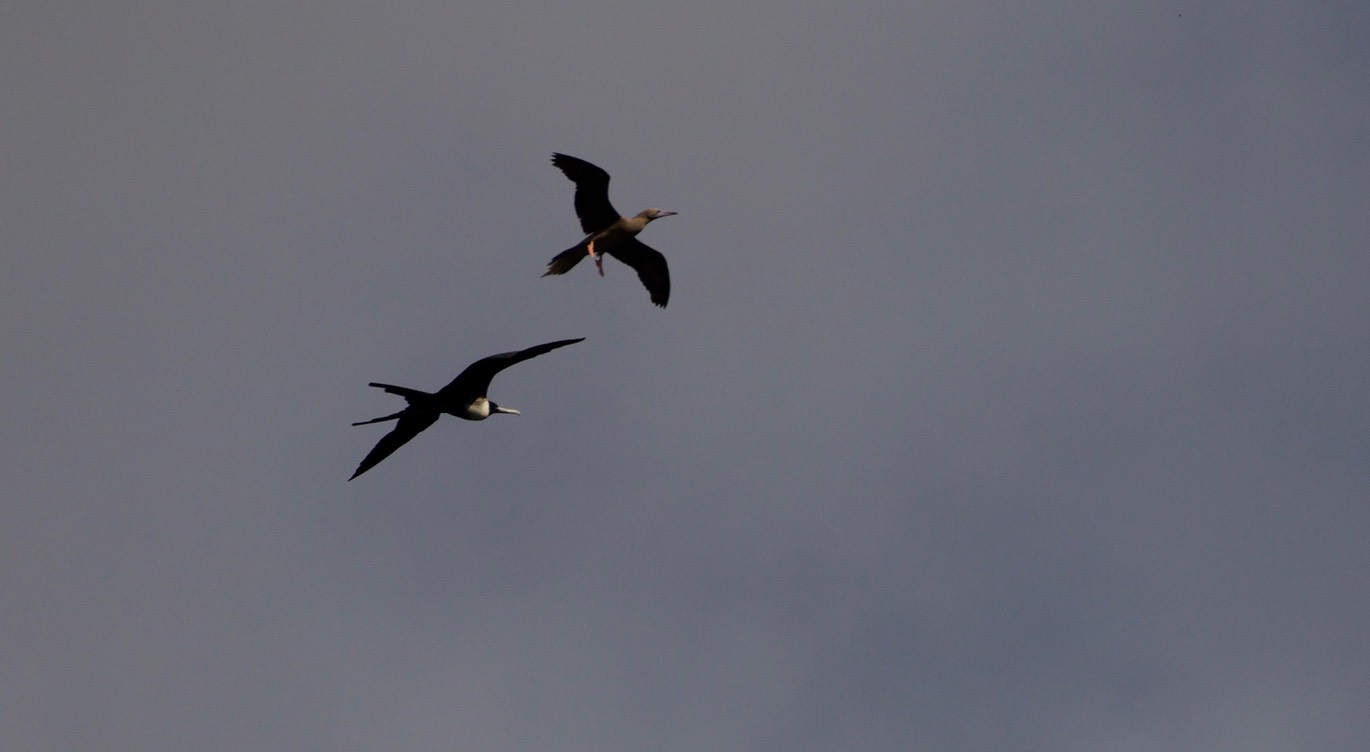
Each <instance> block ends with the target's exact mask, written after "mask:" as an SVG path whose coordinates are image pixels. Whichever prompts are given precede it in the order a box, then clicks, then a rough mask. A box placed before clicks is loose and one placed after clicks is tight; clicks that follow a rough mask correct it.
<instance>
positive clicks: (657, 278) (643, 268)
mask: <svg viewBox="0 0 1370 752" xmlns="http://www.w3.org/2000/svg"><path fill="white" fill-rule="evenodd" d="M605 253H606V254H608V255H610V256H613V257H614V258H616V259H618V260H619V261H622V262H623V263H625V264H627V265H628V266H631V267H632V268H633V271H635V272H637V278H638V279H640V280H642V284H643V286H645V287H646V288H647V292H648V293H649V294H651V296H652V302H653V303H655V304H657V305H659V306H661V307H662V308H665V307H666V301H667V300H668V299H669V298H670V297H671V273H670V271H669V270H668V269H667V268H666V257H665V256H663V255H661V254H660V253H659V252H657V251H656V250H654V249H652V248H650V247H648V246H646V245H644V244H643V243H641V242H639V241H638V240H637V238H629V239H628V240H625V241H623V242H622V243H619V244H618V245H616V246H614V247H613V248H610V249H609V250H607V251H605Z"/></svg>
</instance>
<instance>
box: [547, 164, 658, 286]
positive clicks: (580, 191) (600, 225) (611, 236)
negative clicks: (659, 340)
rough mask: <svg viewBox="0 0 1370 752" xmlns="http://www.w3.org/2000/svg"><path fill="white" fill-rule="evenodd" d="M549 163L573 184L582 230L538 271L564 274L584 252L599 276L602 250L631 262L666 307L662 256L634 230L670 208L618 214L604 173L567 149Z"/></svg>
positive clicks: (607, 178) (629, 264) (577, 214)
mask: <svg viewBox="0 0 1370 752" xmlns="http://www.w3.org/2000/svg"><path fill="white" fill-rule="evenodd" d="M552 164H553V165H555V166H556V167H557V169H559V170H561V171H562V172H563V173H565V175H566V177H568V178H570V179H571V181H572V182H574V183H575V184H576V199H575V205H576V216H577V217H578V218H579V219H580V228H581V231H583V232H585V233H586V235H585V238H584V239H583V240H581V241H580V242H579V243H577V244H575V245H573V246H571V247H570V248H568V249H566V250H564V251H562V252H561V253H558V254H557V255H556V256H555V257H553V258H552V260H551V262H549V263H548V264H547V271H546V272H543V275H542V276H544V277H546V276H547V275H549V274H565V273H566V272H568V271H570V270H571V269H572V268H573V267H574V266H575V265H576V264H578V263H580V260H581V259H583V258H585V257H586V256H589V257H590V258H593V259H594V260H595V266H596V267H598V269H599V273H600V276H603V275H604V267H603V265H602V262H601V259H602V257H603V256H604V255H606V254H607V255H609V256H613V257H614V258H616V259H618V260H619V261H622V262H623V263H625V264H627V265H628V266H630V267H632V268H633V270H634V271H636V272H637V276H638V279H640V280H642V284H643V286H645V287H646V288H647V292H648V293H649V294H650V295H651V298H652V302H653V303H655V304H656V305H659V306H661V307H662V308H665V307H666V301H667V300H669V299H670V297H671V275H670V271H669V270H668V268H667V266H666V257H665V256H662V255H661V254H660V253H658V252H657V251H655V250H653V249H651V248H649V247H647V246H646V245H644V244H642V243H641V242H639V241H638V240H637V234H638V233H640V232H642V229H643V228H644V227H646V226H647V225H648V224H650V223H651V222H652V221H653V220H657V219H661V218H662V217H669V216H671V215H673V214H675V212H672V211H662V210H660V209H645V210H643V211H641V212H638V213H637V214H636V215H634V216H632V217H624V216H621V215H620V214H619V213H618V211H617V210H616V209H614V207H613V204H611V203H609V173H607V172H605V171H604V170H602V169H600V168H598V167H596V166H594V165H592V164H590V163H589V162H586V161H585V160H583V159H577V158H576V157H572V156H569V155H566V154H553V155H552Z"/></svg>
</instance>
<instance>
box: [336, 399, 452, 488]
mask: <svg viewBox="0 0 1370 752" xmlns="http://www.w3.org/2000/svg"><path fill="white" fill-rule="evenodd" d="M441 414H442V413H439V412H438V411H436V410H414V409H412V408H408V409H406V410H404V411H403V412H401V413H400V414H399V422H398V423H396V424H395V427H394V428H393V429H391V431H390V433H387V434H386V435H384V436H382V437H381V440H380V441H378V442H376V446H374V447H372V449H371V451H370V452H369V453H367V455H366V457H364V458H362V461H361V464H360V465H357V472H355V473H352V477H351V478H348V480H352V479H353V478H356V477H357V476H358V475H361V474H362V473H364V472H366V471H367V470H370V469H371V468H373V467H375V466H376V465H378V464H380V461H381V460H383V459H385V458H386V457H389V456H390V455H392V454H394V453H395V450H396V449H399V448H400V447H402V446H404V445H405V444H407V443H409V440H410V439H412V438H414V437H415V436H418V435H419V434H421V433H423V430H424V429H425V428H428V427H429V426H431V425H433V424H434V423H435V422H437V420H438V416H439V415H441ZM381 420H384V419H383V418H382V419H381ZM367 422H371V421H367ZM354 425H362V424H360V423H358V424H354Z"/></svg>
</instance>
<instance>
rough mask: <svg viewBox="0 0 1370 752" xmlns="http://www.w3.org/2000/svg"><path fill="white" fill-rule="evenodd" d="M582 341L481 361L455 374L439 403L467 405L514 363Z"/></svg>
mask: <svg viewBox="0 0 1370 752" xmlns="http://www.w3.org/2000/svg"><path fill="white" fill-rule="evenodd" d="M584 339H585V338H584V337H579V338H577V339H562V340H557V341H556V342H547V343H544V344H541V345H534V346H532V347H529V348H527V349H525V350H516V351H514V352H507V353H500V354H498V355H491V356H490V357H488V358H481V359H480V360H478V361H476V362H475V363H472V364H471V365H469V366H467V367H466V370H464V371H462V372H461V373H459V374H457V377H456V378H455V379H452V382H451V383H450V384H448V385H447V386H445V387H443V388H442V389H440V390H439V391H438V394H437V397H438V399H439V401H440V402H442V403H448V402H453V401H465V402H470V401H471V400H473V399H475V398H477V397H484V396H485V392H486V390H488V389H489V388H490V380H491V379H493V378H495V374H497V373H499V372H500V371H503V370H504V369H506V368H508V367H509V366H512V365H514V364H516V363H522V362H523V361H525V360H528V359H529V358H536V357H537V356H539V355H542V354H544V353H549V352H551V351H553V350H555V349H557V348H558V347H565V346H567V345H574V344H575V343H577V342H581V341H583V340H584Z"/></svg>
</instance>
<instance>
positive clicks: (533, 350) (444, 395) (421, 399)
mask: <svg viewBox="0 0 1370 752" xmlns="http://www.w3.org/2000/svg"><path fill="white" fill-rule="evenodd" d="M583 339H585V338H584V337H581V338H580V339H564V340H559V341H557V342H548V343H546V344H542V345H535V346H533V347H530V348H528V349H526V350H517V351H514V352H507V353H500V354H498V355H491V356H490V357H488V358H481V359H480V360H478V361H476V362H475V363H472V364H471V365H469V366H467V367H466V370H464V371H462V372H461V373H460V374H458V375H457V377H456V378H455V379H452V382H451V383H449V384H448V385H447V386H445V387H443V388H442V389H440V390H438V391H437V392H433V393H430V392H424V391H421V390H418V389H410V388H409V387H406V386H395V385H394V384H381V383H378V382H375V381H373V382H371V384H370V385H369V386H374V387H377V388H379V389H384V390H385V392H386V393H387V394H398V395H399V396H401V397H404V399H405V402H407V403H408V405H407V406H406V407H405V408H404V409H403V410H401V411H399V412H397V413H393V414H391V415H386V416H383V417H380V418H372V419H371V420H363V421H358V422H356V423H353V424H352V425H354V426H364V425H367V424H370V423H380V422H383V421H387V420H393V421H396V424H395V428H394V429H393V430H391V431H390V433H388V434H386V435H385V436H382V437H381V440H380V441H379V442H377V443H376V446H375V447H374V448H373V449H372V450H371V452H370V453H369V454H367V455H366V458H365V459H363V460H362V461H361V464H360V465H358V466H357V471H356V472H354V473H352V478H356V477H357V476H358V475H361V474H362V473H364V472H366V471H367V470H370V469H371V468H373V467H375V466H376V465H377V464H379V463H380V461H381V460H383V459H385V458H386V457H389V456H390V455H391V454H393V453H394V452H395V450H396V449H399V448H400V447H402V446H404V445H405V444H406V443H408V441H409V440H410V439H412V438H414V437H415V436H418V435H419V434H420V433H422V432H423V430H424V429H426V428H428V427H429V426H431V425H433V424H434V423H436V422H437V420H438V418H439V417H441V416H443V415H451V416H454V417H457V418H461V419H462V420H485V419H486V418H488V417H490V416H491V415H496V414H498V413H505V414H508V415H519V414H520V413H519V411H518V410H515V409H513V408H509V407H500V406H499V405H497V404H495V403H494V402H491V401H490V398H488V397H486V396H485V392H486V391H487V390H488V389H489V388H490V380H491V379H493V378H494V377H495V374H497V373H499V372H500V371H503V370H504V369H506V368H508V367H509V366H512V365H514V364H515V363H521V362H523V361H525V360H528V359H529V358H536V357H537V356H539V355H542V354H544V353H548V352H551V351H552V350H555V349H557V348H558V347H565V346H566V345H573V344H575V343H577V342H580V341H582V340H583ZM352 478H348V480H352Z"/></svg>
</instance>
